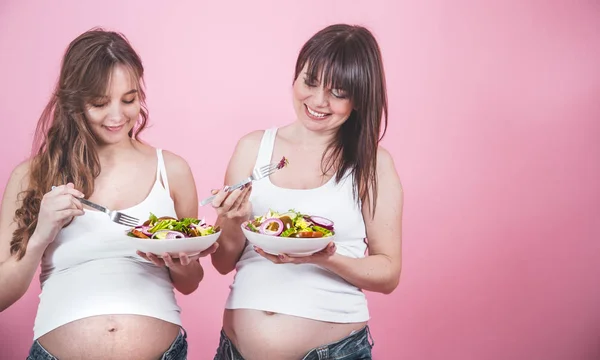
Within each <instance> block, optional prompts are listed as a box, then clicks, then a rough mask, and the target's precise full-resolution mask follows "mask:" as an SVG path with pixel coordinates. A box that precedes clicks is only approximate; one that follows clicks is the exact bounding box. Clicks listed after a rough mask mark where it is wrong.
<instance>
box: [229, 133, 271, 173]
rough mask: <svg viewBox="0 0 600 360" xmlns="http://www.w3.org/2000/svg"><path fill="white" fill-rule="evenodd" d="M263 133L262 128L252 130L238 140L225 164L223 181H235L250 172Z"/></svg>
mask: <svg viewBox="0 0 600 360" xmlns="http://www.w3.org/2000/svg"><path fill="white" fill-rule="evenodd" d="M263 134H264V131H263V130H257V131H252V132H250V133H248V134H246V135H244V136H242V137H241V138H240V139H239V140H238V142H237V144H236V146H235V150H234V151H233V155H232V156H231V159H230V160H229V165H228V166H227V172H226V174H225V178H226V179H225V182H227V183H229V182H237V181H239V178H241V177H244V176H248V175H249V174H251V173H252V169H253V168H254V164H255V163H256V156H257V155H258V149H259V148H260V142H261V140H262V136H263Z"/></svg>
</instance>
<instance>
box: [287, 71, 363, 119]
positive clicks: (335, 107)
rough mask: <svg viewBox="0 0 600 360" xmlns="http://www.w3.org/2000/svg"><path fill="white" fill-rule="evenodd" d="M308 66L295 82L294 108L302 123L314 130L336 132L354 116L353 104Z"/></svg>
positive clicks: (344, 94)
mask: <svg viewBox="0 0 600 360" xmlns="http://www.w3.org/2000/svg"><path fill="white" fill-rule="evenodd" d="M307 69H308V66H304V68H303V69H302V71H301V72H300V74H299V75H298V76H297V77H296V80H295V81H294V89H293V90H294V92H293V93H294V109H295V111H296V116H297V117H298V120H299V121H300V122H301V123H302V124H303V125H304V126H305V127H306V128H307V129H309V130H312V131H331V130H336V129H338V128H339V127H340V126H342V124H343V123H344V122H346V120H348V117H350V114H352V102H351V101H350V99H349V98H348V94H347V93H346V92H345V91H344V90H342V89H331V88H329V87H327V86H325V85H324V84H323V81H322V80H321V79H318V78H315V77H314V76H310V74H308V73H307Z"/></svg>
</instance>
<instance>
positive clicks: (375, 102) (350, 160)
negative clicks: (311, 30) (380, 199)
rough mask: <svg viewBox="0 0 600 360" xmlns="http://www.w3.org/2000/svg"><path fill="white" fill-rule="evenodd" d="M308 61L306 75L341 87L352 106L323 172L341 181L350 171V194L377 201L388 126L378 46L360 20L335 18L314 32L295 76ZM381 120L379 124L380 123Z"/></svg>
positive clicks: (324, 161) (323, 162) (326, 155)
mask: <svg viewBox="0 0 600 360" xmlns="http://www.w3.org/2000/svg"><path fill="white" fill-rule="evenodd" d="M305 66H307V71H306V73H307V76H308V77H309V78H310V79H318V80H320V81H321V82H322V84H323V85H324V86H325V87H327V88H329V89H338V90H343V91H344V92H345V94H346V95H347V96H348V98H349V100H350V101H351V103H352V105H353V107H354V110H353V111H352V113H351V115H350V117H349V118H348V119H347V120H346V122H344V124H343V125H342V126H341V127H340V129H339V131H338V133H337V135H336V137H335V138H334V139H333V141H332V142H331V143H330V144H329V145H328V147H327V150H326V151H325V152H324V154H323V158H322V160H321V170H322V171H323V173H327V172H328V171H330V170H332V169H335V172H336V173H335V177H336V180H337V181H338V182H339V181H341V180H342V178H343V177H344V175H345V174H346V173H347V172H348V171H350V172H351V173H352V174H353V176H354V184H353V186H354V197H355V199H357V200H358V199H359V200H360V201H361V202H362V203H365V202H367V203H368V202H370V203H372V207H371V215H374V214H375V208H376V205H377V200H376V199H377V148H378V145H379V142H380V141H381V139H382V138H383V136H384V135H385V132H386V130H387V94H386V83H385V74H384V70H383V63H382V57H381V50H380V49H379V45H378V44H377V41H376V40H375V37H374V36H373V34H372V33H371V32H370V31H369V30H367V29H366V28H364V27H362V26H353V25H346V24H335V25H331V26H328V27H326V28H324V29H322V30H321V31H319V32H317V33H316V34H315V35H313V36H312V37H311V38H310V39H309V40H308V41H307V42H306V44H304V46H303V47H302V49H301V50H300V54H299V55H298V60H297V62H296V71H295V74H294V81H295V80H296V79H297V78H298V76H299V75H300V73H301V72H302V69H304V67H305ZM382 120H383V121H384V123H383V130H382V126H381V122H382Z"/></svg>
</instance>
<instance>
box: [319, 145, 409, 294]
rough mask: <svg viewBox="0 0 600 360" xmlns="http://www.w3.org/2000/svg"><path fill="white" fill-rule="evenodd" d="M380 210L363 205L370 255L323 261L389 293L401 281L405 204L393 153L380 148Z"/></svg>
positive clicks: (355, 282) (347, 276)
mask: <svg viewBox="0 0 600 360" xmlns="http://www.w3.org/2000/svg"><path fill="white" fill-rule="evenodd" d="M377 181H378V187H379V188H378V192H377V209H376V210H377V211H376V212H375V217H371V214H370V204H365V205H364V206H363V217H364V219H365V225H366V228H367V238H368V240H369V255H368V256H367V257H365V258H362V259H353V258H349V257H346V256H342V255H338V254H334V255H333V256H331V257H329V258H326V259H325V260H324V261H323V262H322V263H320V264H319V265H321V266H323V267H324V268H326V269H329V270H330V271H332V272H334V273H336V274H337V275H339V276H340V277H342V278H344V279H345V280H346V281H348V282H349V283H351V284H353V285H355V286H357V287H359V288H361V289H365V290H368V291H375V292H380V293H384V294H389V293H391V292H392V291H394V289H396V287H397V286H398V283H399V281H400V272H401V268H402V208H403V202H404V195H403V190H402V185H401V183H400V179H399V177H398V174H397V172H396V169H395V166H394V162H393V159H392V157H391V156H390V154H389V153H388V152H387V151H386V150H384V149H382V148H380V149H379V152H378V161H377Z"/></svg>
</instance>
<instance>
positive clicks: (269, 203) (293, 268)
mask: <svg viewBox="0 0 600 360" xmlns="http://www.w3.org/2000/svg"><path fill="white" fill-rule="evenodd" d="M276 134H277V129H269V130H267V131H265V133H264V135H263V138H262V141H261V144H260V148H259V151H258V156H257V161H256V165H255V167H256V168H258V167H261V166H263V165H266V164H269V163H271V162H273V160H272V159H271V158H272V153H273V146H274V144H275V138H276ZM276 160H278V159H276ZM280 171H285V169H284V170H280ZM352 179H353V177H352V175H351V174H349V175H348V176H346V177H345V178H344V179H342V181H341V182H340V183H337V182H336V181H335V177H332V179H331V180H330V181H329V182H327V183H326V184H325V185H322V186H321V187H318V188H315V189H308V190H303V189H298V190H296V189H284V188H281V187H278V186H275V185H274V184H273V183H271V180H270V179H269V178H265V179H262V180H259V181H256V182H254V183H253V184H252V194H251V196H250V201H251V202H252V208H253V215H264V214H265V213H266V212H267V211H268V210H269V209H272V210H274V211H280V212H283V211H287V210H289V209H295V210H297V211H300V212H302V213H306V214H311V215H319V216H324V217H326V218H328V219H331V220H332V221H333V222H334V224H335V225H334V226H335V231H336V237H335V244H336V247H337V253H338V254H340V255H344V256H348V257H352V258H362V257H364V256H365V250H366V243H365V241H364V239H365V237H366V234H365V224H364V221H363V216H362V211H361V207H360V205H359V204H357V203H356V202H355V201H354V199H353V197H352V184H353V182H352ZM236 270H237V271H236V274H235V277H234V280H233V284H232V285H231V286H230V289H231V291H230V293H229V297H228V299H227V302H226V305H225V307H226V308H227V309H241V308H246V309H257V310H262V311H272V312H276V313H281V314H287V315H293V316H299V317H304V318H309V319H315V320H320V321H328V322H336V323H352V322H363V321H367V320H368V319H369V310H368V308H367V300H366V298H365V295H364V293H363V292H362V291H361V290H360V289H359V288H357V287H356V286H354V285H351V284H350V283H348V282H347V281H345V280H344V279H342V278H341V277H339V276H337V275H335V274H334V273H332V272H330V271H329V270H326V269H324V268H321V267H319V266H317V265H313V264H298V265H296V264H274V263H272V262H270V261H269V260H267V259H265V258H263V257H261V256H260V255H258V254H257V253H256V252H255V251H254V249H253V247H252V245H251V244H246V247H245V249H244V252H243V254H242V256H241V258H240V260H239V261H238V263H237V265H236Z"/></svg>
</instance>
